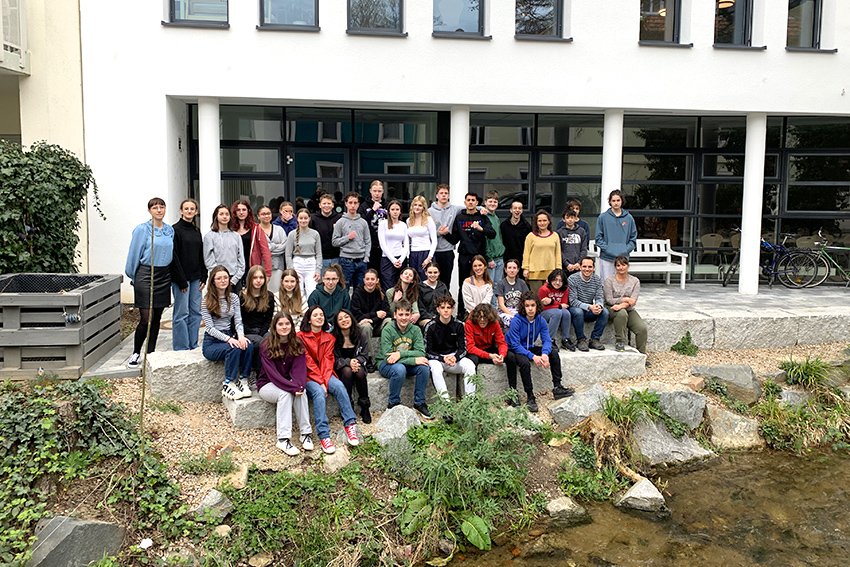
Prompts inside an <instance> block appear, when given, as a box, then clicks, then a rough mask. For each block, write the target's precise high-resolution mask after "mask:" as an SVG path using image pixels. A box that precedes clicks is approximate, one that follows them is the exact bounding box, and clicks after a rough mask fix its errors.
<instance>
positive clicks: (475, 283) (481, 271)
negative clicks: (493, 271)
mask: <svg viewBox="0 0 850 567" xmlns="http://www.w3.org/2000/svg"><path fill="white" fill-rule="evenodd" d="M461 294H462V295H463V306H464V307H466V312H467V313H472V310H473V309H475V306H476V305H478V304H480V303H487V304H490V303H491V302H492V301H493V280H491V279H490V272H488V271H487V260H485V259H484V256H482V255H480V254H479V255H477V256H475V257H474V258H473V259H472V272H471V274H470V275H469V277H468V278H466V279H465V280H463V286H462V287H461Z"/></svg>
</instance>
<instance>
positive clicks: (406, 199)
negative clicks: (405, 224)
mask: <svg viewBox="0 0 850 567" xmlns="http://www.w3.org/2000/svg"><path fill="white" fill-rule="evenodd" d="M382 180H383V181H384V197H386V198H387V199H395V200H397V201H398V202H400V203H401V212H402V214H404V215H407V214H408V213H409V212H410V203H411V202H412V201H413V198H414V197H416V196H417V195H422V196H423V197H425V200H426V201H427V202H428V204H429V205H430V204H431V203H432V202H433V201H434V200H435V199H436V195H437V183H436V182H431V181H399V180H387V178H382ZM371 182H372V180H371V179H369V180H368V181H366V180H364V181H357V182H355V183H354V191H356V192H357V193H360V194H361V195H362V196H363V198H364V199H365V198H366V197H368V195H369V185H370V184H371Z"/></svg>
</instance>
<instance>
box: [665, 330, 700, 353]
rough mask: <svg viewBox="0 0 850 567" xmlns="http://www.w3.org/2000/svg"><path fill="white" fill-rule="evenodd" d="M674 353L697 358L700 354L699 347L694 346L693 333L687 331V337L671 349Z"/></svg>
mask: <svg viewBox="0 0 850 567" xmlns="http://www.w3.org/2000/svg"><path fill="white" fill-rule="evenodd" d="M670 350H672V351H673V352H678V353H679V354H684V355H685V356H696V355H697V353H698V352H699V347H698V346H697V345H695V344H694V341H693V340H692V339H691V332H690V331H685V336H684V337H682V338H681V339H679V342H677V343H676V344H674V345H673V346H671V347H670Z"/></svg>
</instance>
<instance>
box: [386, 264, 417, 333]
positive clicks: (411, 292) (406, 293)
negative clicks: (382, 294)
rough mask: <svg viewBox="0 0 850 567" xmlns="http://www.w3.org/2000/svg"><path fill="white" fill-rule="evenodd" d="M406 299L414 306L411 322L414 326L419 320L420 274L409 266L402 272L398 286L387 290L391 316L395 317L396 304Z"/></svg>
mask: <svg viewBox="0 0 850 567" xmlns="http://www.w3.org/2000/svg"><path fill="white" fill-rule="evenodd" d="M401 299H406V300H408V301H409V302H410V305H411V306H413V310H412V313H413V314H412V315H411V316H410V322H411V323H413V324H414V325H415V324H416V322H417V321H418V320H419V274H418V273H417V272H416V270H414V269H413V268H411V267H410V266H408V267H407V268H405V269H403V270H402V271H401V275H399V277H398V284H396V286H395V287H391V288H390V289H388V290H387V302H388V303H389V305H390V315H395V304H396V303H398V302H399V301H400V300H401Z"/></svg>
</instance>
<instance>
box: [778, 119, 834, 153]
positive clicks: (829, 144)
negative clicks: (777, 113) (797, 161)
mask: <svg viewBox="0 0 850 567" xmlns="http://www.w3.org/2000/svg"><path fill="white" fill-rule="evenodd" d="M786 140H787V142H786V143H787V145H788V147H789V148H842V149H846V148H850V118H845V117H841V118H839V117H834V116H790V117H789V118H788V133H787V138H786Z"/></svg>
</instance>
